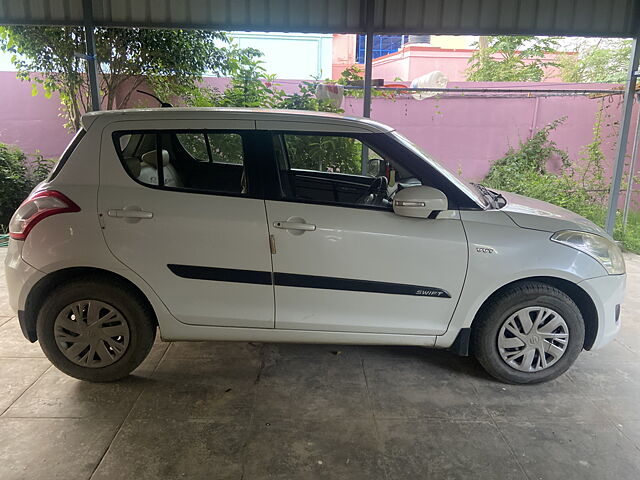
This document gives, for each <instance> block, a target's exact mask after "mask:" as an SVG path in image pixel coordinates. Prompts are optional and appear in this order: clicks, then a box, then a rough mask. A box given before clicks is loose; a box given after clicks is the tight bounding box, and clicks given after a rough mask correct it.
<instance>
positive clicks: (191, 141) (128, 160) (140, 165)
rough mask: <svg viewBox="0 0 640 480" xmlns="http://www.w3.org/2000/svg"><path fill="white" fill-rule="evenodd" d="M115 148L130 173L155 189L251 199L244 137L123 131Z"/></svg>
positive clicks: (115, 140)
mask: <svg viewBox="0 0 640 480" xmlns="http://www.w3.org/2000/svg"><path fill="white" fill-rule="evenodd" d="M114 146H115V148H116V151H117V152H118V155H119V157H120V160H121V162H122V165H123V166H124V168H125V169H126V171H127V173H128V174H129V175H130V176H131V177H132V178H133V179H134V180H136V181H137V182H139V183H142V184H143V185H147V186H149V187H155V188H167V189H180V190H193V191H199V192H210V193H221V194H225V193H227V194H233V195H247V194H248V193H249V185H248V182H247V178H246V174H245V158H244V157H245V155H244V140H243V133H242V132H241V131H238V132H230V131H224V132H209V131H168V130H163V131H123V132H116V133H115V134H114Z"/></svg>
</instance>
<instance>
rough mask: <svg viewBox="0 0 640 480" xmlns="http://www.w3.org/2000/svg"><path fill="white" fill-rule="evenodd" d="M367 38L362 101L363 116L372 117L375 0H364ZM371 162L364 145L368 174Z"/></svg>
mask: <svg viewBox="0 0 640 480" xmlns="http://www.w3.org/2000/svg"><path fill="white" fill-rule="evenodd" d="M364 3H365V9H366V10H365V28H366V36H365V38H366V40H365V50H364V99H363V102H362V116H363V117H367V118H369V117H371V83H372V81H371V77H372V76H373V14H374V7H375V0H364ZM368 164H369V149H368V148H367V146H366V145H363V146H362V174H363V175H366V173H367V167H368Z"/></svg>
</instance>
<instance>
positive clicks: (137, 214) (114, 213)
mask: <svg viewBox="0 0 640 480" xmlns="http://www.w3.org/2000/svg"><path fill="white" fill-rule="evenodd" d="M107 215H109V216H110V217H115V218H135V219H138V220H141V219H143V218H153V212H147V211H145V210H133V209H131V210H125V209H114V210H109V211H108V212H107Z"/></svg>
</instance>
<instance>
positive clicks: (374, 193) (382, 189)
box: [358, 176, 389, 205]
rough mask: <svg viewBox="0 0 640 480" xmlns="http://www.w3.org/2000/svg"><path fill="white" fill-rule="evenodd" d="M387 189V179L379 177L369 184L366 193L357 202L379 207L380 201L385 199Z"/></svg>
mask: <svg viewBox="0 0 640 480" xmlns="http://www.w3.org/2000/svg"><path fill="white" fill-rule="evenodd" d="M387 187H389V180H388V179H387V177H384V176H380V177H376V179H375V180H374V181H373V182H371V185H369V189H368V190H367V193H365V194H364V195H362V196H361V197H360V199H359V201H358V203H361V204H363V205H379V204H381V203H382V200H384V199H385V198H387Z"/></svg>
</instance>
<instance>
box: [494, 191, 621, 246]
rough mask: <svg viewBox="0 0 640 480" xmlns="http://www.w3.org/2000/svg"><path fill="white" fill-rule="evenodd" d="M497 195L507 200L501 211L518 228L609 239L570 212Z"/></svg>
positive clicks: (546, 204) (504, 193)
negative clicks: (594, 235)
mask: <svg viewBox="0 0 640 480" xmlns="http://www.w3.org/2000/svg"><path fill="white" fill-rule="evenodd" d="M499 193H501V194H502V195H503V196H504V198H506V200H507V204H506V205H505V206H504V207H503V208H502V209H501V210H502V211H503V212H505V213H506V214H507V215H509V217H510V218H511V220H513V221H514V222H515V223H516V224H517V225H518V226H519V227H522V228H531V229H533V230H543V231H546V232H551V233H553V232H557V231H559V230H579V231H581V232H589V233H595V234H597V235H601V236H604V237H607V238H611V237H610V236H609V234H607V233H606V232H605V231H604V230H603V229H602V228H600V227H599V226H597V225H596V224H595V223H593V222H592V221H591V220H587V219H586V218H584V217H582V216H580V215H578V214H577V213H573V212H572V211H570V210H567V209H565V208H562V207H558V206H556V205H552V204H551V203H547V202H543V201H542V200H536V199H535V198H529V197H525V196H522V195H517V194H515V193H509V192H499Z"/></svg>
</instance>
